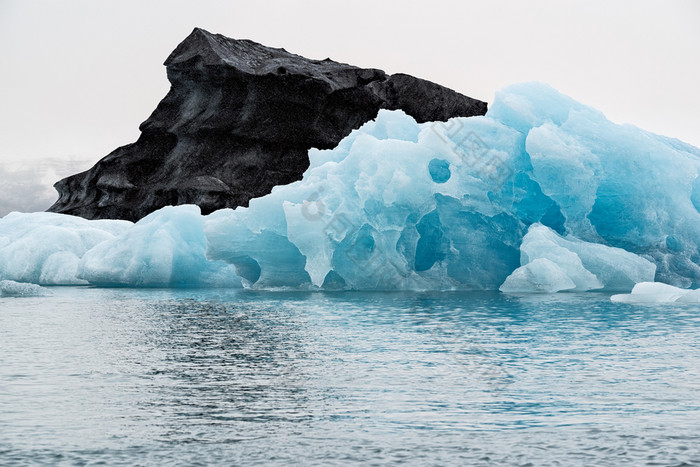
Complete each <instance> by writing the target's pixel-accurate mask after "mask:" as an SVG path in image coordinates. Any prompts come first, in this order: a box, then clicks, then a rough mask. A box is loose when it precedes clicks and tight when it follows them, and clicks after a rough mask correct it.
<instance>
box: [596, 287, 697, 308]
mask: <svg viewBox="0 0 700 467" xmlns="http://www.w3.org/2000/svg"><path fill="white" fill-rule="evenodd" d="M610 299H611V300H612V301H613V302H619V303H673V302H679V303H700V289H695V290H687V289H679V288H678V287H674V286H672V285H668V284H663V283H660V282H641V283H639V284H637V285H635V286H634V288H633V289H632V293H629V294H619V295H613V296H612V297H610Z"/></svg>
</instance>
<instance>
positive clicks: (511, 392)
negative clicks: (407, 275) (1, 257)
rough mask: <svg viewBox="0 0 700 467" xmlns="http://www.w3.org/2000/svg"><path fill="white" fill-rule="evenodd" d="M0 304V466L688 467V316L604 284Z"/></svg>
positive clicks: (692, 433)
mask: <svg viewBox="0 0 700 467" xmlns="http://www.w3.org/2000/svg"><path fill="white" fill-rule="evenodd" d="M51 291H52V292H53V295H52V296H49V297H29V298H27V297H24V298H13V297H6V298H0V464H2V465H35V464H42V463H44V464H52V465H53V464H64V465H85V464H90V465H93V464H98V463H107V464H109V465H120V464H128V465H132V464H137V465H165V464H167V465H210V464H228V465H233V464H244V465H250V464H258V463H259V464H272V465H274V464H280V465H281V464H289V463H293V462H297V463H304V464H312V465H313V464H319V465H320V464H324V465H327V464H339V465H340V464H343V465H345V464H348V463H357V464H372V463H374V464H398V463H406V462H408V463H412V464H421V465H446V464H448V465H449V464H461V465H465V464H468V465H530V464H532V465H610V466H613V465H615V466H617V465H623V464H634V465H669V466H673V465H677V466H679V465H700V339H699V338H698V332H699V331H700V310H699V308H698V306H697V305H685V306H683V305H677V304H667V305H661V306H660V305H654V306H648V305H646V306H640V305H624V304H613V303H611V302H610V300H609V295H606V294H592V293H587V294H558V295H553V296H520V297H518V296H508V295H503V294H497V293H439V294H434V293H371V294H366V293H347V292H345V293H299V292H296V293H255V292H249V291H226V290H180V291H175V290H132V289H94V288H84V287H70V288H52V289H51Z"/></svg>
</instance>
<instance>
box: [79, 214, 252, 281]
mask: <svg viewBox="0 0 700 467" xmlns="http://www.w3.org/2000/svg"><path fill="white" fill-rule="evenodd" d="M200 214H201V213H200V209H199V207H197V206H178V207H172V206H168V207H165V208H163V209H160V210H158V211H156V212H154V213H151V214H150V215H148V216H146V217H144V218H143V219H141V220H140V221H139V222H137V223H136V224H135V225H134V226H133V227H131V228H130V229H128V230H127V231H126V232H124V233H123V234H122V235H119V236H116V237H114V238H111V239H109V240H105V241H104V242H102V243H100V244H99V245H96V246H95V247H94V248H92V249H91V250H89V251H88V252H87V253H85V255H83V257H82V258H81V259H80V263H79V264H78V271H77V274H76V275H77V277H78V278H79V279H83V280H85V281H87V282H89V283H91V284H95V285H103V286H126V285H128V286H132V287H241V280H240V278H239V277H238V276H237V275H236V272H235V269H234V267H233V266H232V265H230V264H226V263H222V262H220V261H208V260H207V259H206V257H205V250H206V239H205V237H204V219H203V217H202V216H201V215H200Z"/></svg>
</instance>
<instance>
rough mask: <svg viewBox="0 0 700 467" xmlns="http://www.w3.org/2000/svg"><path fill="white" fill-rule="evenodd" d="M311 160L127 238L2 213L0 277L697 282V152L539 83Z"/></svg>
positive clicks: (362, 133)
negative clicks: (289, 178)
mask: <svg viewBox="0 0 700 467" xmlns="http://www.w3.org/2000/svg"><path fill="white" fill-rule="evenodd" d="M309 160H310V166H309V169H308V170H307V171H306V173H305V174H304V177H303V179H302V180H301V181H298V182H295V183H292V184H289V185H285V186H278V187H275V189H274V190H273V191H272V193H271V194H269V195H267V196H264V197H261V198H257V199H253V200H251V202H250V205H249V207H239V208H237V209H235V210H231V209H224V210H220V211H217V212H214V213H212V214H210V215H208V216H201V215H200V214H199V211H198V209H197V208H196V207H193V206H179V207H169V208H164V209H162V210H160V211H157V212H155V213H153V214H151V215H150V216H148V217H147V218H145V219H142V220H141V221H139V222H138V223H136V224H134V225H131V224H129V223H123V222H120V221H107V222H105V221H84V220H76V219H75V218H70V222H68V221H66V220H62V219H64V217H65V218H69V217H70V216H58V215H49V214H37V215H31V214H24V215H22V214H17V213H13V214H10V215H8V216H6V217H5V218H3V219H0V279H9V280H18V281H25V282H33V283H37V284H52V283H86V282H87V283H93V284H100V285H129V286H212V287H213V286H225V287H231V286H233V287H236V286H243V287H249V288H254V289H276V288H303V289H317V288H323V289H354V290H395V289H413V290H446V289H475V290H497V289H499V288H500V289H501V290H504V291H510V292H542V291H544V292H555V291H584V290H609V291H613V290H615V291H627V292H629V291H631V290H632V288H633V287H634V285H635V283H637V282H651V281H657V282H662V283H666V284H670V285H673V286H676V287H682V288H688V287H698V286H700V251H699V248H700V212H699V210H700V178H698V174H699V173H700V150H699V149H697V148H695V147H693V146H690V145H688V144H685V143H683V142H681V141H678V140H675V139H672V138H667V137H663V136H658V135H655V134H652V133H649V132H647V131H644V130H641V129H639V128H637V127H634V126H631V125H618V124H615V123H612V122H610V121H609V120H607V119H606V118H605V117H604V116H603V114H602V113H600V112H599V111H597V110H595V109H593V108H591V107H588V106H585V105H583V104H581V103H578V102H576V101H575V100H573V99H571V98H569V97H567V96H564V95H562V94H560V93H559V92H557V91H556V90H554V89H552V88H551V87H549V86H547V85H544V84H539V83H525V84H516V85H513V86H509V87H507V88H505V89H503V90H501V91H499V92H498V93H497V94H496V96H495V99H494V102H493V104H492V105H491V108H490V109H489V111H488V113H487V114H486V116H482V117H470V118H455V119H451V120H450V121H448V122H436V123H424V124H418V123H416V121H415V120H413V119H412V118H411V117H410V116H408V115H406V114H405V113H403V112H401V111H386V110H381V111H380V112H379V114H378V115H377V118H376V119H375V120H373V121H370V122H367V123H366V124H364V125H363V126H362V127H361V128H360V129H358V130H355V131H353V132H352V133H351V134H350V135H349V136H347V137H346V138H345V139H343V140H342V141H341V142H340V144H339V145H338V146H337V147H336V148H334V149H330V150H317V149H312V150H310V151H309ZM33 216H34V217H33ZM42 216H46V217H42ZM100 222H102V223H101V224H100ZM109 222H112V223H111V224H110V223H109ZM59 224H60V225H59ZM71 226H73V227H71ZM54 227H56V228H59V227H60V229H63V230H60V231H55V232H54V231H53V230H51V229H53V228H54ZM42 229H49V230H50V231H51V232H52V233H51V232H50V233H51V234H50V236H49V238H50V239H51V240H50V241H48V242H46V241H45V238H46V235H45V234H44V233H43V232H42ZM86 229H87V230H86ZM81 232H82V233H81ZM73 235H75V236H77V237H78V239H79V240H76V239H75V238H73ZM64 237H65V238H68V237H70V238H72V240H70V241H66V240H64ZM80 239H82V240H80ZM39 243H41V245H39ZM34 245H37V246H40V248H38V250H40V252H37V253H33V252H31V251H32V250H33V248H32V247H33V246H34Z"/></svg>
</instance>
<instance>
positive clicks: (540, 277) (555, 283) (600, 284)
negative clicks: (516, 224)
mask: <svg viewBox="0 0 700 467" xmlns="http://www.w3.org/2000/svg"><path fill="white" fill-rule="evenodd" d="M544 261H546V262H544ZM520 262H521V264H522V266H521V267H519V268H518V269H516V270H515V271H513V273H512V274H511V275H510V276H508V278H506V280H505V282H504V283H503V285H501V287H500V290H501V291H502V292H549V293H551V292H559V291H561V290H568V291H572V292H585V291H588V290H604V291H629V290H630V289H631V288H632V287H633V286H634V285H635V284H636V283H638V282H646V281H653V280H654V275H655V272H656V265H655V264H654V263H652V262H650V261H648V260H646V259H644V258H642V257H640V256H637V255H635V254H633V253H630V252H628V251H625V250H623V249H621V248H613V247H609V246H606V245H601V244H598V243H590V242H584V241H582V240H579V239H577V238H575V237H566V238H563V237H561V236H559V235H557V234H556V233H555V232H554V231H552V230H551V229H550V228H548V227H545V226H544V225H542V224H539V223H538V224H533V225H531V226H530V229H529V230H528V233H527V234H526V235H525V237H524V238H523V242H522V244H521V245H520ZM554 266H556V268H554Z"/></svg>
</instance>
